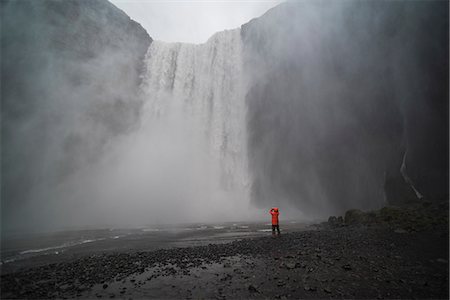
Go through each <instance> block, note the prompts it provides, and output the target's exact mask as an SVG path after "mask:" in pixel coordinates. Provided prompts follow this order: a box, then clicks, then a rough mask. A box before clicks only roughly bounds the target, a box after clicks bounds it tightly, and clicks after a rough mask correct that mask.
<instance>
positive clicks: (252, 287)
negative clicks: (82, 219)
mask: <svg viewBox="0 0 450 300" xmlns="http://www.w3.org/2000/svg"><path fill="white" fill-rule="evenodd" d="M269 235H270V233H269ZM1 279H2V280H1V296H2V298H54V297H57V298H65V297H68V298H74V297H81V298H127V299H129V298H176V299H178V298H214V299H215V298H217V299H226V298H228V299H235V298H281V299H284V298H408V299H411V298H433V299H436V298H440V299H447V298H448V287H449V285H448V225H445V224H444V225H437V226H434V227H431V228H428V229H424V230H420V231H417V232H416V231H413V232H408V231H405V230H400V229H396V228H392V227H388V226H384V225H374V226H365V225H353V226H338V227H334V228H333V227H328V226H322V227H319V229H318V230H310V231H302V232H293V233H287V234H282V235H281V236H280V237H276V238H273V237H271V236H267V237H261V238H251V239H243V240H240V241H235V242H231V243H227V244H218V245H217V244H214V245H213V244H211V245H207V246H197V247H186V248H173V249H167V250H156V251H149V252H134V253H116V254H114V253H105V254H95V255H91V256H85V257H82V258H78V259H76V260H75V261H72V262H63V263H57V264H50V265H46V266H40V267H32V268H30V269H26V270H23V271H19V272H15V273H11V274H5V275H2V277H1Z"/></svg>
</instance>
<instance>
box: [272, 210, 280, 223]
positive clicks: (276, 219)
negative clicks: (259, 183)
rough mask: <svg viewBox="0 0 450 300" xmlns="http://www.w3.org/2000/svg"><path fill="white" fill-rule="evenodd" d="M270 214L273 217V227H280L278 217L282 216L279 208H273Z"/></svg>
mask: <svg viewBox="0 0 450 300" xmlns="http://www.w3.org/2000/svg"><path fill="white" fill-rule="evenodd" d="M270 214H271V215H272V225H278V215H279V214H280V213H279V212H278V208H277V207H273V208H272V209H271V210H270Z"/></svg>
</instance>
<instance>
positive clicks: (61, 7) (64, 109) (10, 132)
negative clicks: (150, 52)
mask: <svg viewBox="0 0 450 300" xmlns="http://www.w3.org/2000/svg"><path fill="white" fill-rule="evenodd" d="M1 14H2V15H1V20H2V23H1V27H2V28H1V30H2V32H1V39H2V40H1V46H2V57H1V62H2V64H1V82H2V90H1V93H2V94H1V101H2V102H1V104H2V111H1V113H2V115H1V117H2V124H1V125H2V126H1V134H2V165H1V171H2V178H1V179H2V191H1V199H2V214H3V215H2V221H3V222H4V224H6V225H9V224H10V221H13V220H14V219H16V220H17V222H19V221H21V222H23V223H24V226H26V223H27V218H28V217H29V216H31V215H32V214H29V213H28V212H29V211H30V210H33V209H34V210H37V211H38V213H37V214H35V215H37V216H38V217H36V218H37V220H38V219H39V218H45V217H44V216H45V213H46V212H45V211H44V210H45V209H46V208H42V209H39V208H40V207H42V206H41V205H40V201H44V200H43V199H44V198H46V199H45V201H47V203H52V201H55V202H58V201H59V200H61V198H59V199H57V198H58V197H61V196H62V195H59V196H57V192H56V191H57V190H58V189H62V186H63V185H64V183H65V181H66V180H67V179H68V178H70V177H71V176H72V175H73V174H75V173H76V172H77V171H78V170H79V169H82V168H85V167H87V166H89V165H90V164H92V163H94V162H95V161H96V160H97V159H98V157H99V156H100V155H101V154H102V151H103V149H104V148H105V147H107V145H108V143H109V142H110V140H111V139H112V138H114V137H117V136H120V135H122V134H125V133H127V132H128V131H129V130H130V129H131V128H132V127H133V126H135V125H136V123H137V121H138V117H139V116H138V114H139V110H140V107H141V100H140V99H139V97H138V90H139V89H138V87H139V84H140V77H139V76H140V73H141V71H142V67H143V59H144V56H145V53H146V51H147V49H148V46H149V45H150V43H151V41H152V39H151V38H150V37H149V35H148V34H147V33H146V31H145V30H144V29H143V28H142V27H141V26H140V25H139V24H138V23H136V22H134V21H132V20H131V19H130V18H129V17H128V16H127V15H126V14H125V13H123V12H122V11H121V10H119V9H117V8H116V7H115V6H113V5H112V4H111V3H109V2H107V1H106V0H101V1H72V0H69V1H67V0H66V1H45V0H43V1H2V2H1ZM49 198H55V199H49ZM86 200H87V199H86ZM24 203H27V205H28V204H30V203H31V204H30V205H28V206H27V207H31V208H29V209H28V210H29V211H23V210H21V209H22V208H21V204H24ZM47 206H51V205H47ZM47 206H46V207H47ZM55 210H57V208H55ZM6 211H7V212H8V213H7V214H6V213H5V212H6ZM21 218H22V219H23V220H20V219H21ZM29 221H30V223H32V222H33V220H29ZM35 221H36V220H35ZM2 228H5V227H4V226H2Z"/></svg>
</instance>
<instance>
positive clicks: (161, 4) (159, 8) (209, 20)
mask: <svg viewBox="0 0 450 300" xmlns="http://www.w3.org/2000/svg"><path fill="white" fill-rule="evenodd" d="M110 1H111V2H112V3H113V4H114V5H116V6H117V7H119V8H120V9H122V10H123V11H124V12H125V13H127V14H128V15H129V16H130V17H131V18H132V19H133V20H135V21H137V22H138V23H140V24H141V25H142V26H143V27H144V28H145V29H146V30H147V32H148V34H149V35H150V36H151V37H152V38H153V39H155V40H161V41H166V42H188V43H203V42H206V40H207V39H208V38H209V37H210V36H211V35H213V34H214V33H216V32H218V31H222V30H225V29H232V28H237V27H239V26H241V25H242V24H244V23H247V22H248V21H250V20H251V19H253V18H256V17H259V16H261V15H262V14H264V13H265V12H266V11H267V10H268V9H270V8H272V7H274V6H276V5H277V4H279V3H281V2H283V1H281V0H265V1H231V0H228V1H224V0H222V1H212V0H209V1H208V0H204V1H200V0H196V1H194V0H177V1H173V0H172V1H171V0H168V1H161V0H159V1H155V0H110Z"/></svg>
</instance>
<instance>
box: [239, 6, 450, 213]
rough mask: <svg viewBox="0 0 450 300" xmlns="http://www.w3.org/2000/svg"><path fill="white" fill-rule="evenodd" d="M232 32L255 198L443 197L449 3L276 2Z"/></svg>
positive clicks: (310, 207) (338, 203)
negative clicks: (238, 46) (241, 73)
mask: <svg viewBox="0 0 450 300" xmlns="http://www.w3.org/2000/svg"><path fill="white" fill-rule="evenodd" d="M242 37H243V41H244V62H246V66H245V70H247V72H248V78H250V86H249V92H248V94H247V104H248V120H247V121H248V131H249V145H248V147H249V160H250V172H251V174H252V176H253V185H252V195H253V196H252V197H253V203H255V204H257V205H261V206H267V205H274V204H278V205H282V204H284V205H288V204H292V205H294V206H296V207H298V208H300V209H301V210H302V211H304V212H306V213H309V214H312V215H324V214H327V213H335V212H336V211H342V210H344V209H348V208H351V207H359V208H364V209H369V208H374V207H379V206H381V205H383V204H384V203H385V202H389V203H404V202H409V201H414V200H415V199H417V198H418V197H421V196H423V197H425V198H428V199H448V2H446V1H433V2H398V1H396V2H393V1H377V2H361V1H346V2H344V3H343V2H339V3H332V2H331V1H302V2H297V3H285V4H282V5H279V6H277V7H275V8H273V9H272V10H270V11H269V12H267V13H266V14H265V15H263V16H262V17H260V18H257V19H254V20H252V21H250V22H249V23H247V24H245V25H243V26H242ZM411 185H412V186H413V187H414V188H413V187H412V186H411ZM414 189H415V190H414Z"/></svg>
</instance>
